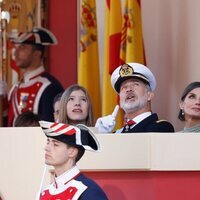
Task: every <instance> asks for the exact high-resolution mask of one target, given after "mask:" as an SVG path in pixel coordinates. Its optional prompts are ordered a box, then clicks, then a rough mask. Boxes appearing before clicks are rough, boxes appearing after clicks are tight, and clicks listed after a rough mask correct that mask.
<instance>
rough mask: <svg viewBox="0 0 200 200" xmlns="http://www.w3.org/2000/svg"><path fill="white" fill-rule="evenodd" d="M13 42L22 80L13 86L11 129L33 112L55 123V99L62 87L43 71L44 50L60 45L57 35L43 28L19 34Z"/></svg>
mask: <svg viewBox="0 0 200 200" xmlns="http://www.w3.org/2000/svg"><path fill="white" fill-rule="evenodd" d="M11 41H12V42H13V43H14V44H15V47H16V48H15V53H14V59H15V64H16V66H17V67H19V68H20V69H21V71H22V74H23V79H22V80H21V81H20V82H18V83H16V84H14V85H13V86H12V88H11V90H10V92H9V95H8V99H9V114H8V126H13V124H14V121H15V119H16V118H17V116H18V115H20V114H21V113H24V112H27V111H29V112H30V111H31V112H33V113H35V114H39V115H40V119H42V120H49V121H53V99H54V97H55V96H56V95H57V94H58V93H60V92H62V91H63V87H62V86H61V84H60V83H59V81H58V80H56V79H55V78H54V77H53V76H52V75H50V74H49V73H47V72H46V71H45V68H44V64H43V58H44V53H45V47H46V46H49V45H55V44H57V40H56V37H55V36H54V34H53V33H52V32H51V31H49V30H47V29H45V28H41V27H35V28H33V30H32V31H30V32H24V33H20V34H19V35H18V36H17V37H16V38H14V39H13V38H12V39H11Z"/></svg>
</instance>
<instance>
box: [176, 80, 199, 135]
mask: <svg viewBox="0 0 200 200" xmlns="http://www.w3.org/2000/svg"><path fill="white" fill-rule="evenodd" d="M178 118H179V119H180V120H181V121H184V123H185V124H184V129H183V130H182V131H181V132H199V133H200V82H192V83H190V84H189V85H188V86H187V87H186V88H185V90H184V91H183V94H182V96H181V102H180V111H179V116H178Z"/></svg>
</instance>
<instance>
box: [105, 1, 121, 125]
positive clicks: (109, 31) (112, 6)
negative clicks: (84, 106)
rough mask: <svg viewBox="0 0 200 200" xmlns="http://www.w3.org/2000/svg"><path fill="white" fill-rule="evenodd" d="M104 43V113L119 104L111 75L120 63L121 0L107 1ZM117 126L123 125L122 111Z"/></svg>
mask: <svg viewBox="0 0 200 200" xmlns="http://www.w3.org/2000/svg"><path fill="white" fill-rule="evenodd" d="M105 25H106V27H105V43H104V68H103V88H102V90H103V91H102V95H103V98H102V115H103V116H105V115H109V114H112V112H113V110H114V108H115V106H116V105H117V104H118V96H117V94H116V92H115V91H114V89H113V88H112V86H111V81H110V77H111V74H112V72H113V71H114V69H115V68H117V67H118V66H119V65H120V41H121V29H122V11H121V0H107V1H106V23H105ZM116 125H117V126H116V128H120V127H122V125H123V115H122V111H121V112H119V113H118V116H117V119H116Z"/></svg>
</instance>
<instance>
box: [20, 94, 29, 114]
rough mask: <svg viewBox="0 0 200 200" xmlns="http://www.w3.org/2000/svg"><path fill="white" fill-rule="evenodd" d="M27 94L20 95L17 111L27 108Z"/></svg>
mask: <svg viewBox="0 0 200 200" xmlns="http://www.w3.org/2000/svg"><path fill="white" fill-rule="evenodd" d="M28 96H29V93H21V94H20V101H19V109H20V110H22V109H24V108H26V107H27V101H28Z"/></svg>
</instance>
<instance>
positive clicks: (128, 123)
mask: <svg viewBox="0 0 200 200" xmlns="http://www.w3.org/2000/svg"><path fill="white" fill-rule="evenodd" d="M133 124H135V122H134V121H133V120H132V119H131V120H129V121H128V122H126V123H125V126H124V127H125V129H124V130H125V131H126V132H127V131H129V130H130V127H131V126H132V125H133Z"/></svg>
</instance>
